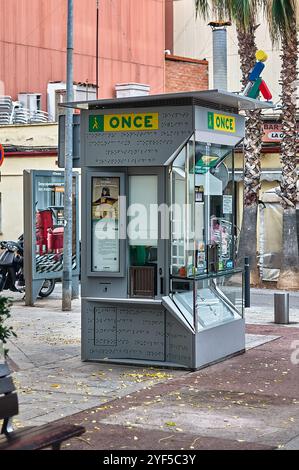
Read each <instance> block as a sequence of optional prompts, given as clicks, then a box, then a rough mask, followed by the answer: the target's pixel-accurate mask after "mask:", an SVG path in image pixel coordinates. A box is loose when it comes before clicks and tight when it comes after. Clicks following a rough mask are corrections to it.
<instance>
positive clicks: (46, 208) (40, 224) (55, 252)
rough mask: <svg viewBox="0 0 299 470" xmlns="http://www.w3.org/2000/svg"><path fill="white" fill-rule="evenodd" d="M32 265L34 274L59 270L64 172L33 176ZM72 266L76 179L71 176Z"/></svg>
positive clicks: (74, 254)
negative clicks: (33, 237) (33, 257)
mask: <svg viewBox="0 0 299 470" xmlns="http://www.w3.org/2000/svg"><path fill="white" fill-rule="evenodd" d="M34 195H35V199H34V203H35V209H34V210H35V247H36V249H35V254H36V257H35V260H36V262H35V266H36V272H37V273H38V274H43V273H53V272H57V273H60V274H59V275H58V276H57V277H60V276H61V273H62V270H63V240H64V175H63V174H61V175H59V173H58V174H57V175H51V176H50V175H49V176H42V175H39V176H38V177H37V178H36V179H35V191H34ZM72 252H73V269H75V268H76V180H75V178H73V240H72Z"/></svg>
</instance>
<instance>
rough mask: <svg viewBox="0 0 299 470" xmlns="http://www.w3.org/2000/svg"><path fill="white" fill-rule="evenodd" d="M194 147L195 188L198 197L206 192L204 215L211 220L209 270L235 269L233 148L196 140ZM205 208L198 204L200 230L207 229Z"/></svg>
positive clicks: (209, 230)
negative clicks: (204, 226)
mask: <svg viewBox="0 0 299 470" xmlns="http://www.w3.org/2000/svg"><path fill="white" fill-rule="evenodd" d="M195 148H196V157H195V161H196V163H195V173H196V177H195V188H196V191H197V194H198V196H197V198H198V200H201V199H202V192H203V193H204V202H205V219H206V220H208V221H209V222H208V224H209V228H208V230H206V231H205V241H206V244H207V245H208V259H209V265H208V270H209V272H218V271H222V270H227V269H232V268H233V267H234V258H235V255H234V203H233V200H234V198H233V196H234V182H233V181H234V180H233V154H232V151H231V148H230V147H227V146H224V145H216V144H209V143H206V144H200V143H198V142H196V147H195ZM202 212H203V208H200V207H199V208H198V210H197V213H198V217H197V224H198V225H199V229H198V230H199V233H200V232H201V231H202V230H203V231H204V228H202V227H201V226H200V220H203V217H202ZM197 236H199V235H197ZM200 243H201V241H200V240H199V244H200ZM201 265H202V261H201Z"/></svg>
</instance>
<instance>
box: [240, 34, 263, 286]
mask: <svg viewBox="0 0 299 470" xmlns="http://www.w3.org/2000/svg"><path fill="white" fill-rule="evenodd" d="M255 29H256V27H255V26H253V25H252V27H251V28H250V30H249V31H246V32H245V31H243V30H242V29H240V28H239V29H238V44H239V55H240V60H241V69H242V75H243V78H242V84H243V86H245V85H246V84H247V80H248V78H247V77H248V74H249V72H250V70H251V69H252V67H253V66H254V64H255V62H256V58H255V53H256V50H257V48H256V45H255ZM246 117H247V119H246V124H245V139H244V206H243V207H244V208H243V220H242V228H241V234H240V242H239V248H238V257H237V264H238V265H239V266H242V265H243V263H244V257H245V256H248V257H249V263H250V270H251V283H252V284H254V285H258V284H259V283H260V276H259V269H258V263H257V214H258V200H259V191H260V188H261V183H260V176H261V164H260V153H261V149H262V117H261V111H250V112H248V113H246Z"/></svg>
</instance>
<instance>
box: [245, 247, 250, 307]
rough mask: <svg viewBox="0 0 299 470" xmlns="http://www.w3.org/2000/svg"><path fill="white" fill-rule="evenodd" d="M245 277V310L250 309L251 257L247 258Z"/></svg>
mask: <svg viewBox="0 0 299 470" xmlns="http://www.w3.org/2000/svg"><path fill="white" fill-rule="evenodd" d="M244 277H245V308H249V307H250V264H249V257H248V256H246V257H245V263H244Z"/></svg>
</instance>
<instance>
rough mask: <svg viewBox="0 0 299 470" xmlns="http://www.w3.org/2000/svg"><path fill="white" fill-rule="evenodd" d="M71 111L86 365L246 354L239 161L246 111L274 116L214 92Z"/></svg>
mask: <svg viewBox="0 0 299 470" xmlns="http://www.w3.org/2000/svg"><path fill="white" fill-rule="evenodd" d="M64 106H69V107H73V108H77V109H79V110H80V111H81V124H80V127H81V131H80V141H81V151H80V160H81V163H80V164H81V168H82V191H81V194H82V218H81V220H82V230H81V233H82V274H81V282H82V289H81V295H82V359H83V360H84V361H105V362H116V363H127V364H140V365H156V366H167V367H176V368H177V367H179V368H188V369H199V368H202V367H205V366H207V365H209V364H212V363H214V362H216V361H219V360H223V359H224V358H227V357H229V356H232V355H235V354H239V353H243V352H244V351H245V321H244V318H243V306H244V295H243V272H242V270H240V269H236V267H235V251H236V250H235V243H236V232H235V192H234V152H233V151H234V147H235V146H236V145H237V144H238V143H239V142H240V141H241V140H242V139H243V137H244V121H245V118H244V116H242V115H240V114H239V111H240V110H250V109H258V108H266V107H270V106H271V105H270V104H267V103H262V102H260V101H257V100H253V99H250V98H246V97H242V96H240V95H236V94H232V93H228V92H219V91H217V90H212V91H203V92H194V93H178V94H169V95H156V96H145V97H134V98H125V99H115V100H101V101H91V102H84V103H67V104H66V105H64ZM153 207H156V208H157V210H156V211H155V209H153V211H152V208H153ZM138 208H139V213H138ZM142 211H144V212H142ZM140 214H141V216H140ZM149 214H150V217H149ZM138 217H139V219H138ZM140 217H141V218H140ZM148 220H149V222H148ZM107 233H110V235H109V237H107Z"/></svg>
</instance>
